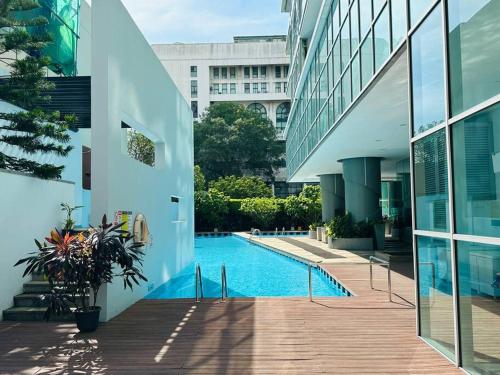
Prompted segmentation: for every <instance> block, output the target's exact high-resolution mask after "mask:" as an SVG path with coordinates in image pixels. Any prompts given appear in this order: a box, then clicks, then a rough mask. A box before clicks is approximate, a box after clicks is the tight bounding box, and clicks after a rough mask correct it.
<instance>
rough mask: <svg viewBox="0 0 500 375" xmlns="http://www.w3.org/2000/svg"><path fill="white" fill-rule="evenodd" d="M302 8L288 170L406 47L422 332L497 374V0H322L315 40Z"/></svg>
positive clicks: (466, 362) (471, 365)
mask: <svg viewBox="0 0 500 375" xmlns="http://www.w3.org/2000/svg"><path fill="white" fill-rule="evenodd" d="M303 8H304V6H303V5H302V2H298V1H295V2H292V6H291V9H289V10H290V12H291V21H290V37H289V43H290V44H291V46H290V52H291V66H290V69H291V75H290V80H289V86H288V87H289V93H290V95H291V97H292V108H291V112H290V116H289V121H288V124H287V129H286V138H287V158H288V160H287V165H288V174H289V178H290V179H291V180H292V181H295V180H294V179H293V176H294V175H295V174H296V173H297V172H298V171H300V170H301V168H303V166H304V165H305V163H306V162H307V161H308V159H309V158H311V156H312V155H314V154H315V153H316V152H319V151H318V150H320V149H321V147H324V146H323V145H324V143H325V140H326V139H327V138H328V137H335V129H336V128H337V127H338V126H339V125H340V124H341V123H342V121H343V120H344V119H345V118H347V116H349V112H350V111H351V109H352V108H353V107H354V106H355V105H357V104H359V103H360V102H363V100H364V96H365V95H364V93H365V92H366V91H368V89H369V88H370V86H373V85H375V84H376V83H377V80H378V78H379V77H381V76H383V75H384V74H386V72H387V71H390V69H391V68H392V65H391V62H392V61H393V60H395V59H396V58H399V57H400V56H404V57H405V59H406V61H407V66H408V68H407V77H406V80H407V84H408V108H407V113H408V124H406V126H407V127H408V134H409V139H410V147H409V149H410V152H409V160H410V171H411V197H412V198H411V206H412V210H411V214H410V216H411V219H412V221H413V224H412V225H413V228H412V229H413V231H412V238H413V247H414V261H415V270H416V272H415V279H416V287H417V318H418V319H417V321H418V327H417V331H418V335H419V336H421V337H422V338H423V339H424V340H425V341H426V342H427V343H429V344H430V345H431V346H433V347H434V348H436V349H437V350H439V351H440V352H441V353H443V354H444V355H445V356H446V357H448V358H449V359H450V360H451V361H453V362H454V363H455V364H456V365H457V366H460V367H462V368H463V369H464V370H466V371H467V372H469V373H471V374H499V373H500V302H499V301H500V299H499V297H500V187H499V186H500V64H499V62H500V36H499V35H500V1H497V0H372V1H370V0H350V1H349V0H343V1H337V0H333V1H323V2H322V7H321V10H320V11H319V15H318V19H317V22H316V27H315V28H314V30H315V31H314V33H313V35H312V36H311V38H310V40H308V41H304V40H301V39H300V33H298V32H297V30H295V27H296V26H295V25H300V24H301V22H300V17H301V12H300V11H298V10H297V9H302V13H303ZM297 17H299V20H298V21H297V20H295V18H297ZM295 44H296V45H297V47H296V48H294V45H295ZM304 46H306V47H307V48H305V47H304ZM322 155H325V153H323V154H322ZM366 156H370V155H366ZM315 160H316V162H317V160H318V159H315ZM332 162H335V161H332ZM311 170H313V167H311V165H308V166H307V172H308V173H310V171H311ZM332 173H333V172H332ZM335 173H338V172H335ZM318 174H320V173H318ZM382 192H384V189H382ZM383 198H384V197H382V203H383V204H386V205H388V204H389V203H388V201H387V197H386V199H385V200H384V199H383ZM386 201H387V202H386ZM402 205H403V203H402ZM383 208H385V209H386V210H389V209H390V207H389V206H387V207H385V206H384V207H383ZM402 211H404V209H402Z"/></svg>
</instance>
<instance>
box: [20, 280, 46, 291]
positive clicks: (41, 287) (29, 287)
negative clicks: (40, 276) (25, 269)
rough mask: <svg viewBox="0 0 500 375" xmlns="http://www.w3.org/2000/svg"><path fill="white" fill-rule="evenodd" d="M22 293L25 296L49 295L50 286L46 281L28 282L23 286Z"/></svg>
mask: <svg viewBox="0 0 500 375" xmlns="http://www.w3.org/2000/svg"><path fill="white" fill-rule="evenodd" d="M23 291H24V293H26V294H44V293H45V294H46V293H50V292H51V289H50V285H49V283H48V281H28V282H27V283H24V285H23Z"/></svg>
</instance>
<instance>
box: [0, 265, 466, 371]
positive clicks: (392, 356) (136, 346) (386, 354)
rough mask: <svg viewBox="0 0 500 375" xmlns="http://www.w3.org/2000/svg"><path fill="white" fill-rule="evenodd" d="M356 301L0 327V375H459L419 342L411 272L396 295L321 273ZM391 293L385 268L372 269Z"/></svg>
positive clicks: (355, 278)
mask: <svg viewBox="0 0 500 375" xmlns="http://www.w3.org/2000/svg"><path fill="white" fill-rule="evenodd" d="M324 267H325V268H327V269H328V270H329V271H330V272H331V273H332V274H334V275H335V276H336V277H337V278H338V279H339V280H341V281H342V282H343V283H344V285H345V286H346V287H348V288H349V289H350V290H351V291H353V292H354V293H356V296H355V297H345V298H321V299H319V298H318V299H316V300H315V301H314V302H312V303H311V302H309V301H308V300H307V299H304V298H295V299H293V298H274V299H265V298H262V299H246V300H230V301H229V302H226V303H221V302H219V301H207V302H204V303H201V304H195V303H193V302H192V301H180V300H177V301H151V300H149V301H146V300H145V301H141V302H139V303H137V304H135V305H134V306H132V307H131V308H130V309H128V310H127V311H125V312H124V313H123V314H121V315H120V316H118V317H117V318H115V319H113V320H112V321H111V322H109V323H106V324H103V325H102V326H101V327H100V328H99V330H98V331H97V332H96V333H94V334H86V335H81V334H77V331H76V329H75V327H74V325H73V324H53V323H49V324H40V323H33V324H30V323H8V322H0V373H1V374H71V373H82V374H184V373H186V374H187V373H198V374H232V373H237V374H311V373H328V374H406V373H411V374H440V375H445V374H461V373H462V372H461V371H459V370H458V369H456V368H455V367H454V366H453V365H452V364H450V362H448V361H447V360H446V359H444V358H443V357H442V356H441V355H440V354H438V353H437V352H435V351H434V350H433V349H431V348H430V347H429V346H427V345H426V344H425V343H423V342H422V341H421V340H419V339H418V338H417V337H416V336H415V311H414V307H413V305H412V303H413V299H414V292H413V282H412V280H411V278H410V277H408V276H407V275H408V274H409V273H411V267H409V265H406V266H404V265H403V266H401V267H399V269H398V272H400V273H397V272H396V273H394V274H393V285H394V287H393V289H394V292H395V293H396V294H397V295H398V296H399V297H397V296H396V297H395V298H394V301H395V302H393V303H390V302H388V300H387V294H386V293H385V292H384V291H377V290H375V291H372V290H371V289H370V288H369V281H368V280H369V279H368V277H369V272H368V266H367V265H366V264H336V265H325V266H324ZM375 276H376V287H377V288H380V289H385V287H386V279H385V277H386V272H385V269H382V268H377V269H376V273H375Z"/></svg>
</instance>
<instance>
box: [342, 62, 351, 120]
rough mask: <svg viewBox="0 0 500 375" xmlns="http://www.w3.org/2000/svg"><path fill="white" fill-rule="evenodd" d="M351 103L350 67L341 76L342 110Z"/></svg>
mask: <svg viewBox="0 0 500 375" xmlns="http://www.w3.org/2000/svg"><path fill="white" fill-rule="evenodd" d="M349 104H351V72H350V69H349V68H347V70H346V71H345V73H344V76H343V77H342V112H344V111H345V110H346V109H347V107H348V106H349Z"/></svg>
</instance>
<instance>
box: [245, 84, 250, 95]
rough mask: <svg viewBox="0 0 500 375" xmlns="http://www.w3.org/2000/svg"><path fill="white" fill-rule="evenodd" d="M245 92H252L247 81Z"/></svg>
mask: <svg viewBox="0 0 500 375" xmlns="http://www.w3.org/2000/svg"><path fill="white" fill-rule="evenodd" d="M245 94H250V84H249V83H245Z"/></svg>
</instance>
